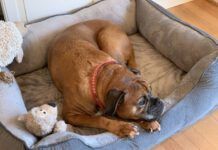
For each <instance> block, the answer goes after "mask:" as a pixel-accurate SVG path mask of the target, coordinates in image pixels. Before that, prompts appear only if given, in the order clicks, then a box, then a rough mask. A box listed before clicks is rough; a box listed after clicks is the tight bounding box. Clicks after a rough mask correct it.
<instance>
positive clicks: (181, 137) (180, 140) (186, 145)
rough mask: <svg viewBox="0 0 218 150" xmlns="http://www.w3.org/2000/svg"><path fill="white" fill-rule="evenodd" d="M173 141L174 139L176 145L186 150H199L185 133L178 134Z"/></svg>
mask: <svg viewBox="0 0 218 150" xmlns="http://www.w3.org/2000/svg"><path fill="white" fill-rule="evenodd" d="M172 139H174V140H175V141H176V143H177V144H178V145H179V146H180V147H182V148H183V149H185V150H189V149H190V150H198V147H197V146H196V145H195V144H193V143H192V141H190V140H189V139H188V138H187V137H186V136H185V134H184V132H181V133H179V134H176V135H175V136H173V137H172Z"/></svg>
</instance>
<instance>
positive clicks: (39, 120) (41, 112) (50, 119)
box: [18, 104, 58, 137]
mask: <svg viewBox="0 0 218 150" xmlns="http://www.w3.org/2000/svg"><path fill="white" fill-rule="evenodd" d="M57 114H58V110H57V106H56V105H55V104H44V105H42V106H39V107H34V108H32V109H31V110H30V111H29V112H28V113H27V114H25V115H22V116H20V117H19V118H18V120H20V121H23V122H24V124H25V126H26V128H27V130H29V131H30V132H31V133H33V134H35V135H36V136H39V137H42V136H44V135H47V134H49V133H51V132H52V130H53V128H54V125H55V123H56V122H57Z"/></svg>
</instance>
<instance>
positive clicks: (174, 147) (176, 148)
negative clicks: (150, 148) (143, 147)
mask: <svg viewBox="0 0 218 150" xmlns="http://www.w3.org/2000/svg"><path fill="white" fill-rule="evenodd" d="M159 147H163V148H164V149H166V150H184V149H183V148H182V147H180V145H179V144H178V143H177V142H176V141H174V140H173V139H172V138H169V139H167V140H166V141H165V142H163V143H161V144H160V146H159ZM157 148H158V147H157ZM155 150H156V149H155Z"/></svg>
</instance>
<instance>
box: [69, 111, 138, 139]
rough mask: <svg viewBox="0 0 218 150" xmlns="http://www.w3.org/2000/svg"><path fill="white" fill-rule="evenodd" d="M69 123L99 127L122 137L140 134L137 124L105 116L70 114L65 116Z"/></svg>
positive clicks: (132, 136)
mask: <svg viewBox="0 0 218 150" xmlns="http://www.w3.org/2000/svg"><path fill="white" fill-rule="evenodd" d="M65 120H66V122H67V123H70V124H72V125H76V126H84V127H92V128H99V129H104V130H107V131H110V132H112V133H114V134H116V135H118V136H120V137H131V138H134V137H135V136H136V135H138V134H139V133H138V130H137V126H135V125H133V124H131V123H128V122H124V121H118V120H112V119H109V118H106V117H103V116H89V115H68V116H66V117H65Z"/></svg>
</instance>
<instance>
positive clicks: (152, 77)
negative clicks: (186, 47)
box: [130, 34, 185, 98]
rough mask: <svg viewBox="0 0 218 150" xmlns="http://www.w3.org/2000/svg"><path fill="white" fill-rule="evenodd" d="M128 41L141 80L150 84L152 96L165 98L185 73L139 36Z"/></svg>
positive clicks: (133, 36)
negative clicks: (131, 46)
mask: <svg viewBox="0 0 218 150" xmlns="http://www.w3.org/2000/svg"><path fill="white" fill-rule="evenodd" d="M130 39H131V41H132V44H133V48H134V50H135V56H136V62H137V65H138V67H139V69H140V70H141V73H142V76H143V79H144V80H146V81H147V82H148V83H150V84H151V87H152V93H153V94H154V95H156V96H158V97H160V98H165V97H166V96H168V95H169V94H170V93H171V92H172V91H173V90H174V88H175V87H177V86H178V85H179V83H180V82H181V80H182V79H183V77H184V75H185V72H184V71H182V70H181V69H179V68H178V67H177V66H176V65H175V64H174V63H172V62H171V61H169V59H167V58H166V57H164V56H163V55H161V54H160V53H159V52H158V51H156V50H155V49H154V47H152V46H151V44H150V43H149V42H148V41H146V40H145V39H144V38H143V37H142V36H141V35H140V34H135V35H132V36H130Z"/></svg>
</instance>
